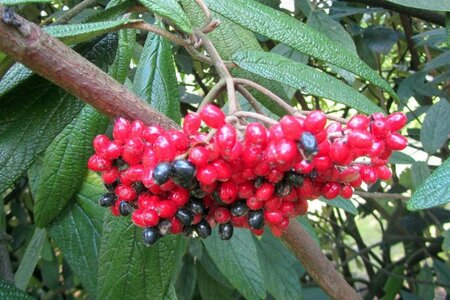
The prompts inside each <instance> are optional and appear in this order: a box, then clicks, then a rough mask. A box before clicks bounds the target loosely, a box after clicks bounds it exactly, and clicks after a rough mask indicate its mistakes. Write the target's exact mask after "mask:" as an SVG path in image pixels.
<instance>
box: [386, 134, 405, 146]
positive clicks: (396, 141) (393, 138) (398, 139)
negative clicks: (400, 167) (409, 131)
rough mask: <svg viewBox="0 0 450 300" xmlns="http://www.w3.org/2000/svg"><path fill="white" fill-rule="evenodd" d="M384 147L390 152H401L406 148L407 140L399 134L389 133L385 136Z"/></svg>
mask: <svg viewBox="0 0 450 300" xmlns="http://www.w3.org/2000/svg"><path fill="white" fill-rule="evenodd" d="M385 141H386V146H388V148H389V149H391V150H403V149H405V148H406V146H408V140H407V139H406V138H405V137H404V136H403V135H401V134H398V133H396V132H391V133H389V134H388V135H387V136H386V140H385Z"/></svg>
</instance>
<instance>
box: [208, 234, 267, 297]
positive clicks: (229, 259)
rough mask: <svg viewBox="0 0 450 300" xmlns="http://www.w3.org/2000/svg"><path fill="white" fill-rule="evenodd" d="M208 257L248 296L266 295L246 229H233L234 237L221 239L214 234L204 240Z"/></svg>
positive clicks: (255, 254)
mask: <svg viewBox="0 0 450 300" xmlns="http://www.w3.org/2000/svg"><path fill="white" fill-rule="evenodd" d="M203 244H204V245H205V247H206V250H207V251H208V253H209V255H210V257H211V259H212V260H213V261H214V263H215V264H216V265H217V267H218V268H219V270H220V271H221V272H222V273H223V274H224V275H225V276H226V277H227V279H228V280H229V281H230V283H231V284H232V285H233V286H234V287H235V288H236V289H237V290H238V291H239V292H240V293H241V294H242V296H244V297H245V298H247V299H262V298H265V296H266V291H265V289H264V279H263V277H262V272H261V266H260V264H259V261H258V258H257V251H256V245H255V242H254V241H253V238H252V235H251V234H250V233H249V231H248V230H241V229H237V228H235V229H234V234H233V238H232V239H231V240H229V241H226V242H224V241H222V240H220V239H219V238H218V236H217V230H215V231H214V233H213V235H212V236H210V237H209V238H207V239H205V240H204V241H203Z"/></svg>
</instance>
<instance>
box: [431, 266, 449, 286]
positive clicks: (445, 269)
mask: <svg viewBox="0 0 450 300" xmlns="http://www.w3.org/2000/svg"><path fill="white" fill-rule="evenodd" d="M433 267H434V270H435V272H436V274H437V278H438V279H439V281H440V282H450V267H449V266H448V265H447V264H445V263H444V262H442V261H440V260H437V259H433ZM445 290H446V291H447V294H448V293H450V287H448V286H446V287H445Z"/></svg>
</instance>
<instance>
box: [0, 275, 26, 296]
mask: <svg viewBox="0 0 450 300" xmlns="http://www.w3.org/2000/svg"><path fill="white" fill-rule="evenodd" d="M0 299H7V300H34V298H33V297H31V296H30V295H28V294H27V293H25V292H24V291H22V290H19V289H18V288H16V287H15V286H13V285H12V284H11V283H9V282H7V281H5V280H3V279H0Z"/></svg>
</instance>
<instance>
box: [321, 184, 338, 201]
mask: <svg viewBox="0 0 450 300" xmlns="http://www.w3.org/2000/svg"><path fill="white" fill-rule="evenodd" d="M340 193H341V185H340V184H339V183H337V182H327V183H326V184H325V185H324V186H323V188H322V195H323V196H324V197H325V199H328V200H330V199H334V198H336V197H337V196H338V195H339V194H340Z"/></svg>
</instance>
